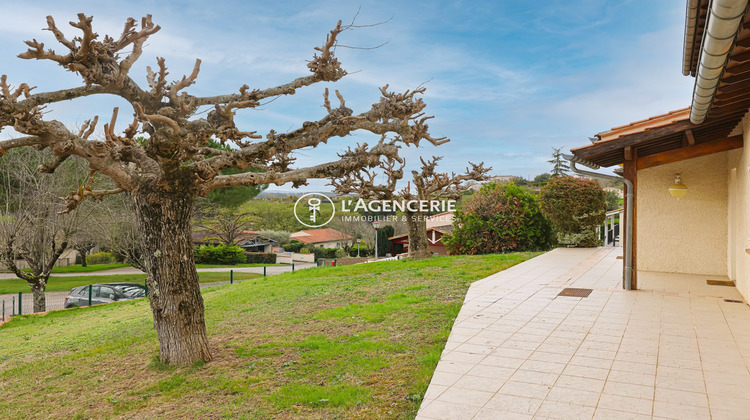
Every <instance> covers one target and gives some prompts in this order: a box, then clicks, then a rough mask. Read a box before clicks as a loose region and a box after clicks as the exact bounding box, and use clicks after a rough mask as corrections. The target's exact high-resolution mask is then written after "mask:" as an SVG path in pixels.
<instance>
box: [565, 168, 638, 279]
mask: <svg viewBox="0 0 750 420" xmlns="http://www.w3.org/2000/svg"><path fill="white" fill-rule="evenodd" d="M563 157H564V158H565V159H567V160H569V161H570V169H572V170H573V172H575V173H578V174H581V175H588V176H595V177H597V178H604V179H608V180H610V181H617V182H624V183H625V185H626V186H627V187H628V192H627V194H625V207H626V209H625V211H626V222H627V223H626V224H625V255H624V260H625V290H632V289H633V197H634V195H633V183H632V182H630V180H629V179H627V178H623V177H621V176H614V175H608V174H600V173H597V172H590V171H584V170H581V169H578V167H576V163H580V164H582V165H585V166H588V167H589V168H591V169H599V165H597V164H596V163H594V162H591V161H589V160H586V159H581V158H579V157H578V156H574V155H563Z"/></svg>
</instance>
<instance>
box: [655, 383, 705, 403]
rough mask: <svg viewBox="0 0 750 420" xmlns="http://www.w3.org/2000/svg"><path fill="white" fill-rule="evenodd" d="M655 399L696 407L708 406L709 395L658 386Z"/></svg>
mask: <svg viewBox="0 0 750 420" xmlns="http://www.w3.org/2000/svg"><path fill="white" fill-rule="evenodd" d="M654 400H656V401H665V402H668V403H674V404H685V405H692V406H696V407H708V396H707V395H706V394H703V393H700V392H690V391H680V390H676V389H667V388H660V387H656V390H655V392H654Z"/></svg>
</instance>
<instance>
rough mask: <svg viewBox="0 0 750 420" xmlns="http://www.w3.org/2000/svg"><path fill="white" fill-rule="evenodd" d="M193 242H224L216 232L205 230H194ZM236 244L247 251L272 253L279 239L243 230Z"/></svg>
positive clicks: (211, 243) (205, 243) (235, 241)
mask: <svg viewBox="0 0 750 420" xmlns="http://www.w3.org/2000/svg"><path fill="white" fill-rule="evenodd" d="M193 243H194V244H196V245H220V244H222V243H223V242H222V241H221V240H220V239H219V238H218V237H217V236H216V234H214V233H211V232H205V231H198V232H193ZM234 244H235V245H237V246H238V247H240V248H242V249H244V250H245V251H247V252H265V253H270V252H272V251H273V247H274V246H276V245H277V241H275V240H273V239H269V238H266V237H265V236H261V235H260V234H258V232H255V231H252V230H243V231H242V232H240V234H239V235H237V237H236V238H235V240H234Z"/></svg>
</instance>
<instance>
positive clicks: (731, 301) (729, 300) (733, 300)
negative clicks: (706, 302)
mask: <svg viewBox="0 0 750 420" xmlns="http://www.w3.org/2000/svg"><path fill="white" fill-rule="evenodd" d="M724 302H729V303H742V301H741V300H736V299H724Z"/></svg>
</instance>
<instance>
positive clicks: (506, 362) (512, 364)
mask: <svg viewBox="0 0 750 420" xmlns="http://www.w3.org/2000/svg"><path fill="white" fill-rule="evenodd" d="M525 361H526V359H519V358H515V357H503V356H492V355H490V356H487V357H485V358H484V359H482V365H486V366H497V367H504V368H509V369H518V368H519V367H520V366H521V365H522V364H523V363H524V362H525Z"/></svg>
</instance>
